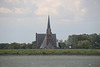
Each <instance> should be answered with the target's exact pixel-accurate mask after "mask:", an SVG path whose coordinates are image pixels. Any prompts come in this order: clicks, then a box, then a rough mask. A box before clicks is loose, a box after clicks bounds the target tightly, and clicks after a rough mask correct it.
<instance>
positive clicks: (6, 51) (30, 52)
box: [0, 49, 100, 56]
mask: <svg viewBox="0 0 100 67" xmlns="http://www.w3.org/2000/svg"><path fill="white" fill-rule="evenodd" d="M0 55H99V56H100V49H0Z"/></svg>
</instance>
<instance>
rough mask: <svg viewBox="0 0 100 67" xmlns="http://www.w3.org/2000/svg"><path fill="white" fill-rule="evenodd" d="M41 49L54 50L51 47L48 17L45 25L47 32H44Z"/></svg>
mask: <svg viewBox="0 0 100 67" xmlns="http://www.w3.org/2000/svg"><path fill="white" fill-rule="evenodd" d="M40 48H41V49H54V48H55V47H54V46H53V40H52V32H51V28H50V17H49V16H48V24H47V30H46V36H45V38H44V41H43V43H42V45H41V47H40Z"/></svg>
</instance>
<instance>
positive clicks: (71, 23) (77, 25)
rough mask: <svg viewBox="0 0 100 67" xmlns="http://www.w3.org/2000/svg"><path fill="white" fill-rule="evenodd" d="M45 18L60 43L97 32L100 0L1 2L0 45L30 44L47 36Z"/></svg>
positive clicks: (19, 0) (15, 0)
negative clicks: (40, 35)
mask: <svg viewBox="0 0 100 67" xmlns="http://www.w3.org/2000/svg"><path fill="white" fill-rule="evenodd" d="M48 15H50V24H51V31H52V33H56V37H57V39H59V40H61V39H62V40H67V39H68V36H69V35H73V34H77V35H79V34H85V33H86V34H93V33H97V34H99V33H100V0H0V43H12V42H18V43H31V42H32V41H35V39H36V37H35V35H36V33H46V28H47V22H48Z"/></svg>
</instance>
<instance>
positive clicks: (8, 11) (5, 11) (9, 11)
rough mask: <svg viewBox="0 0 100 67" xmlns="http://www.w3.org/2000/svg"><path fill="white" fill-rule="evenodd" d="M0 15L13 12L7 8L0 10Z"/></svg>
mask: <svg viewBox="0 0 100 67" xmlns="http://www.w3.org/2000/svg"><path fill="white" fill-rule="evenodd" d="M0 13H13V12H12V11H11V10H10V9H8V8H0Z"/></svg>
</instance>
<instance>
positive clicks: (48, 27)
mask: <svg viewBox="0 0 100 67" xmlns="http://www.w3.org/2000/svg"><path fill="white" fill-rule="evenodd" d="M47 29H50V17H49V15H48V26H47Z"/></svg>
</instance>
